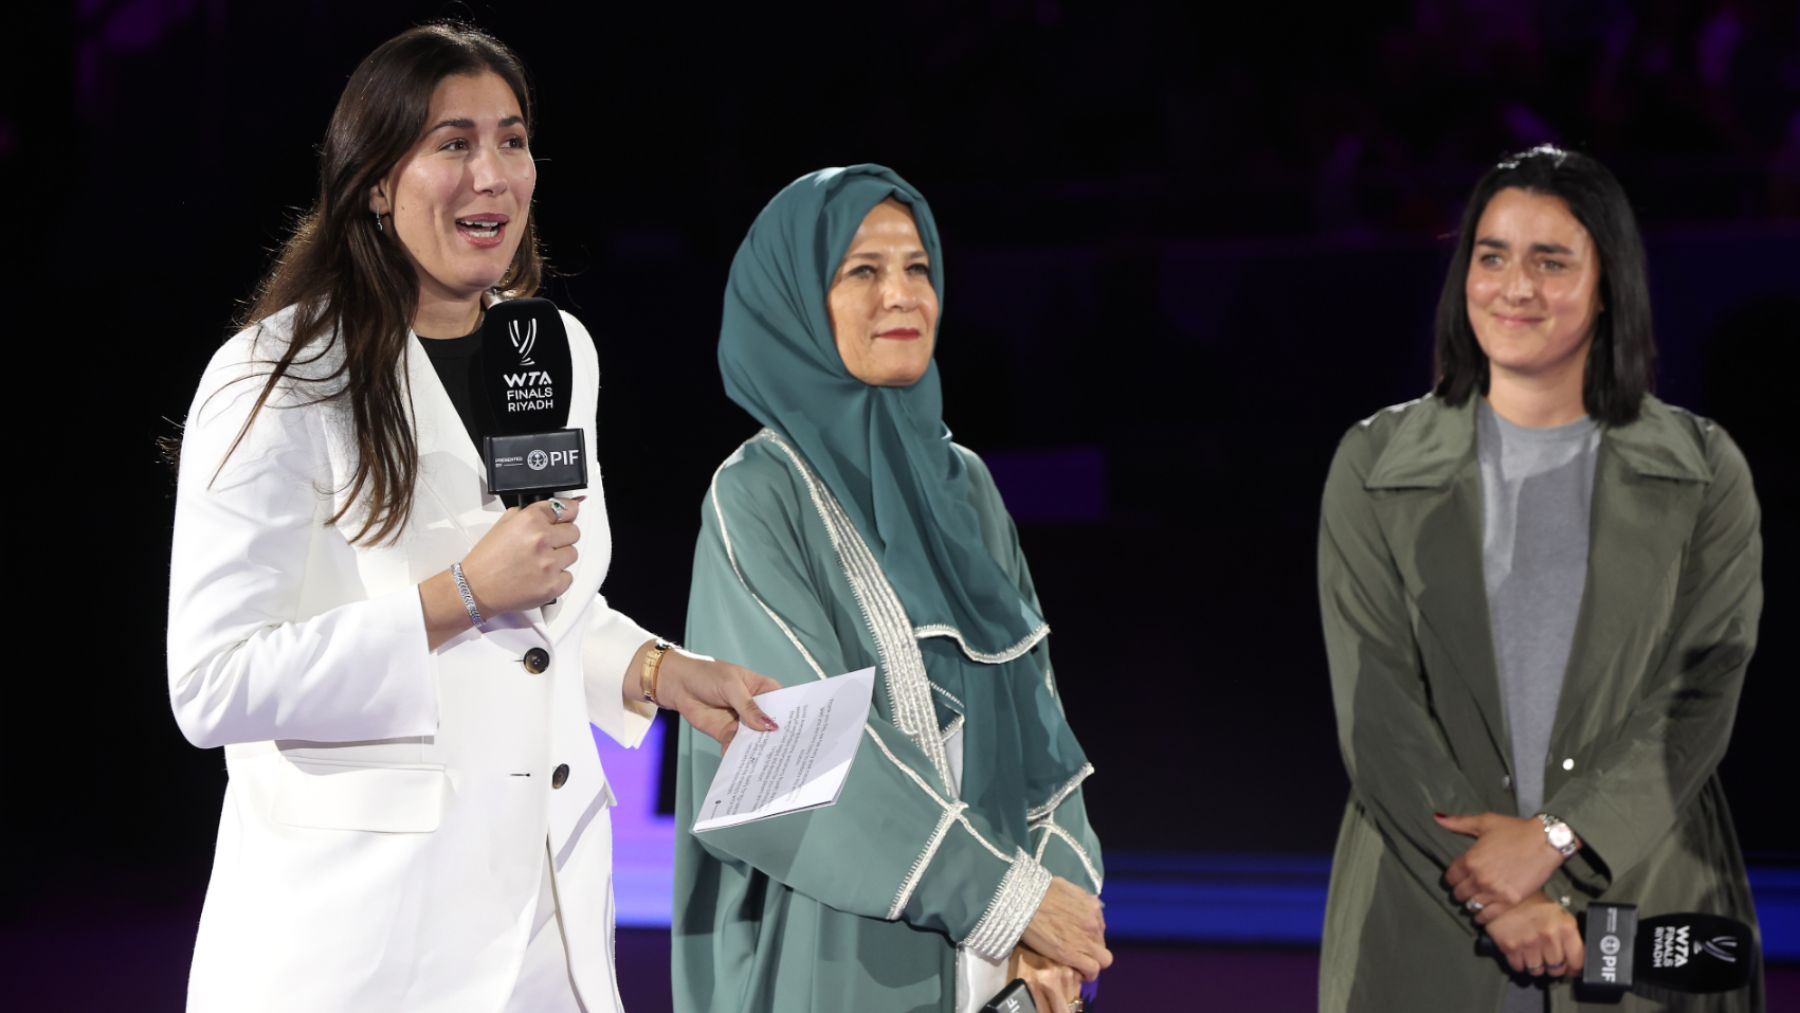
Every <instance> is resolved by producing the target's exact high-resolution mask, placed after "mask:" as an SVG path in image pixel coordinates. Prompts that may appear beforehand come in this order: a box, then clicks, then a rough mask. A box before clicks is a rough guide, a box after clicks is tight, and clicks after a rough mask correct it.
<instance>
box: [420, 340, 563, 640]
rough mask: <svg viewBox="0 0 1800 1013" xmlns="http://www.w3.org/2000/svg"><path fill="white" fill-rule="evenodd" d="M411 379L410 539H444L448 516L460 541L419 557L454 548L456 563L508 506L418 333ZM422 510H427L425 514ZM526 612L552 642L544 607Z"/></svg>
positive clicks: (451, 537) (452, 538) (427, 548)
mask: <svg viewBox="0 0 1800 1013" xmlns="http://www.w3.org/2000/svg"><path fill="white" fill-rule="evenodd" d="M406 379H407V385H408V389H409V394H410V397H411V400H412V414H413V433H414V438H415V439H416V440H417V441H418V451H419V476H418V487H417V488H418V494H417V495H416V496H415V497H414V500H413V519H412V521H411V523H409V524H408V529H409V530H408V535H407V537H408V539H409V540H412V541H414V542H419V541H421V540H426V539H429V540H430V541H431V542H433V543H435V542H438V541H439V538H438V537H435V536H432V535H431V533H430V532H431V525H432V521H433V520H434V519H436V518H442V519H443V520H445V521H446V522H447V523H448V526H449V529H450V530H449V532H445V533H444V536H445V538H446V540H448V541H450V542H453V543H454V544H452V545H442V544H434V545H427V546H419V548H423V549H424V550H425V551H423V552H419V553H418V554H417V555H416V557H415V558H423V557H426V556H433V557H435V556H437V555H439V554H440V553H441V552H443V551H444V550H448V551H449V552H450V553H451V554H452V555H453V560H452V561H454V560H458V559H461V558H462V557H463V556H465V555H467V554H468V552H469V550H470V549H473V548H474V547H475V543H476V542H479V541H480V540H481V538H482V536H483V535H486V534H487V533H488V530H489V529H491V528H492V527H493V526H494V524H495V522H497V521H498V520H499V519H500V517H501V516H502V515H503V514H504V513H505V512H506V505H505V504H504V503H502V502H501V501H500V498H499V497H498V496H492V495H489V494H488V491H487V467H486V465H485V464H484V463H483V462H482V459H481V453H480V452H479V451H478V450H477V449H476V448H475V444H474V442H473V441H471V440H470V439H469V432H468V430H467V429H466V428H464V426H463V422H462V416H460V415H458V414H457V412H456V404H455V403H454V402H452V401H451V400H450V394H449V392H448V391H446V390H445V389H444V384H443V381H441V380H439V379H438V375H437V369H436V368H435V367H433V366H432V364H431V358H430V356H429V355H427V354H426V352H425V348H424V346H423V345H421V344H420V339H419V337H418V336H417V335H416V334H409V336H408V346H407V350H406ZM422 510H424V511H426V512H425V513H423V514H422V513H421V511H422ZM433 515H435V517H434V516H433ZM433 550H436V551H433ZM409 555H414V554H413V553H409ZM427 565H430V564H427ZM443 565H445V566H447V565H449V564H448V563H445V564H443ZM577 565H578V566H579V565H580V564H579V563H577ZM433 572H435V570H434V571H433ZM522 614H523V615H524V616H525V618H526V619H527V620H529V621H530V622H531V624H532V625H533V626H534V627H536V628H537V630H538V632H539V633H540V634H542V635H544V637H545V639H546V640H548V639H549V631H548V630H547V629H546V627H545V621H544V617H543V615H542V612H541V611H540V610H539V609H535V608H533V609H526V610H524V611H523V613H522Z"/></svg>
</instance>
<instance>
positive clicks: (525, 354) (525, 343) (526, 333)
mask: <svg viewBox="0 0 1800 1013" xmlns="http://www.w3.org/2000/svg"><path fill="white" fill-rule="evenodd" d="M521 323H523V324H525V326H524V327H523V328H521V327H520V326H519V324H521ZM506 331H507V336H508V337H510V338H511V339H512V346H513V351H515V352H518V353H519V365H521V366H535V365H537V363H535V362H533V361H532V359H531V349H532V348H533V347H534V346H536V345H537V321H536V320H535V319H534V320H525V321H519V320H514V321H512V322H511V323H509V324H507V325H506Z"/></svg>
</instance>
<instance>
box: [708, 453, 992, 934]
mask: <svg viewBox="0 0 1800 1013" xmlns="http://www.w3.org/2000/svg"><path fill="white" fill-rule="evenodd" d="M763 432H764V433H768V435H769V436H770V437H771V442H774V443H775V444H776V445H777V446H780V445H781V444H780V441H779V440H776V439H773V437H774V433H773V432H770V431H769V430H764V431H763ZM759 435H761V434H759ZM733 456H734V457H735V456H736V455H733ZM789 457H790V459H794V458H793V454H792V452H791V451H790V452H789ZM798 463H799V462H798V461H797V460H796V464H798ZM730 464H731V458H726V460H725V463H724V464H721V465H720V466H719V467H718V469H717V470H715V471H714V472H713V482H712V487H711V490H710V497H711V500H712V505H713V516H714V517H715V518H717V520H718V522H719V538H720V540H721V541H722V542H723V543H724V545H725V558H726V559H727V560H728V561H729V562H730V563H731V570H732V573H733V574H735V575H736V576H737V579H738V583H739V584H740V585H742V586H743V588H744V591H745V593H746V594H748V595H750V597H751V599H752V600H753V601H755V602H756V604H757V605H758V606H759V607H760V608H761V609H762V610H763V613H764V614H765V615H767V616H768V617H769V619H770V621H771V622H773V623H774V624H775V625H776V627H777V628H778V629H780V630H781V632H782V634H783V635H784V636H786V637H787V639H788V642H789V643H791V644H793V645H794V650H796V651H798V652H800V656H801V657H802V658H804V659H805V660H806V664H807V665H808V666H809V667H810V668H811V669H812V670H813V674H814V675H816V676H817V677H818V678H821V679H823V678H825V677H826V676H825V672H824V670H823V669H822V668H820V666H819V663H818V661H816V660H815V659H814V658H813V656H812V653H811V652H810V651H808V650H807V649H806V647H805V646H804V645H803V644H801V643H800V638H799V637H798V636H796V635H795V634H794V631H793V628H792V627H790V626H788V624H787V622H786V621H785V620H783V619H782V618H781V616H780V615H779V614H777V613H776V611H775V610H774V609H772V608H770V607H769V605H768V603H767V602H765V601H763V600H762V597H761V596H760V595H758V594H757V593H756V592H755V591H753V590H751V589H750V582H749V581H747V580H745V579H744V573H743V571H742V570H741V569H740V568H739V567H738V563H737V552H736V550H735V549H733V548H732V545H731V534H730V530H729V528H728V527H727V526H726V523H725V511H724V508H723V507H721V506H720V504H719V491H718V483H719V472H722V471H724V470H725V468H726V467H728V466H729V465H730ZM801 474H802V476H805V475H806V472H805V470H804V466H801ZM809 484H811V483H810V481H809ZM813 503H814V506H815V507H817V506H818V505H819V500H818V496H817V492H816V486H815V487H814V500H813ZM826 530H827V533H830V525H829V524H828V525H827V526H826ZM852 533H853V534H854V531H853V532H852ZM841 558H842V557H841V554H840V559H841ZM854 590H855V585H854V583H852V591H854ZM890 593H891V592H890ZM866 615H867V613H866V611H865V617H866ZM871 631H872V627H871ZM879 646H880V645H879V643H878V644H877V649H879ZM914 650H915V652H916V651H917V647H916V645H915V646H914ZM920 666H921V670H922V669H923V661H922V660H921V662H920ZM952 699H954V697H953V698H952ZM925 702H926V705H927V706H930V703H931V700H930V697H929V696H927V697H926V700H925ZM959 702H960V701H959ZM959 717H960V716H959ZM935 723H936V715H935V712H933V724H935ZM863 732H864V733H865V734H867V735H868V737H869V738H870V739H873V740H874V742H875V745H876V746H877V747H878V748H879V749H880V750H881V755H883V756H885V757H887V760H888V762H889V763H892V764H893V765H894V767H895V769H897V770H899V771H900V772H901V773H902V774H904V775H906V777H907V779H908V780H910V781H912V783H913V784H915V785H917V786H918V788H919V790H920V791H922V792H924V793H925V796H926V797H927V798H929V799H931V801H932V802H934V803H936V804H937V806H938V808H939V809H942V810H943V815H942V816H941V817H939V820H938V829H936V830H934V831H933V832H932V836H931V839H930V840H929V841H927V843H926V845H925V848H924V849H923V851H922V852H921V853H920V855H919V857H918V859H917V860H916V861H915V862H914V863H913V869H914V871H915V872H916V873H917V874H918V875H923V873H924V870H925V868H926V867H927V866H928V865H929V864H930V862H931V859H932V858H933V857H935V856H936V853H937V849H938V848H939V847H940V846H941V845H942V844H943V839H944V835H945V833H946V832H947V831H948V829H949V825H950V824H951V823H960V824H962V826H963V829H965V830H967V831H968V832H969V836H971V837H973V838H974V839H975V842H976V843H977V844H980V845H981V846H982V847H983V848H986V849H987V851H988V853H989V854H991V855H993V856H994V857H995V858H998V859H999V860H1000V861H1002V862H1005V861H1009V859H1008V858H1007V856H1006V852H1004V851H1001V850H1000V849H999V848H997V847H995V846H994V844H993V842H991V841H989V840H988V839H987V838H985V837H983V836H982V835H981V831H979V830H976V829H975V825H974V824H973V823H970V822H969V818H968V817H967V816H965V815H963V809H965V808H967V806H966V805H964V804H963V803H961V802H957V803H952V802H950V801H948V800H947V799H945V798H944V797H943V796H942V795H940V794H938V792H937V790H936V789H934V788H933V787H932V786H931V785H930V784H929V783H927V782H926V780H925V779H924V778H922V777H920V776H919V774H918V772H917V771H915V770H913V769H912V768H911V767H909V766H907V765H906V764H905V763H903V762H901V760H900V758H899V757H898V756H895V755H894V752H893V750H891V749H889V748H888V744H887V743H886V742H884V741H882V738H881V734H880V733H879V732H877V731H876V730H875V727H874V725H873V724H871V723H867V722H865V723H864V724H863ZM910 737H911V736H909V738H910ZM938 751H939V752H940V753H941V752H942V751H943V744H942V742H941V741H940V742H939V743H938ZM948 782H949V779H948V778H947V777H946V778H945V783H946V784H947V783H948ZM917 886H918V883H917V876H915V875H914V873H913V872H909V873H908V877H907V880H906V881H902V883H901V887H900V891H899V893H898V894H897V895H896V897H895V903H894V910H895V911H899V910H901V909H903V908H904V907H905V906H906V901H907V900H908V899H910V897H911V895H912V892H913V891H914V890H915V889H917ZM892 917H898V915H897V914H896V915H893V916H892ZM1021 931H1023V930H1021Z"/></svg>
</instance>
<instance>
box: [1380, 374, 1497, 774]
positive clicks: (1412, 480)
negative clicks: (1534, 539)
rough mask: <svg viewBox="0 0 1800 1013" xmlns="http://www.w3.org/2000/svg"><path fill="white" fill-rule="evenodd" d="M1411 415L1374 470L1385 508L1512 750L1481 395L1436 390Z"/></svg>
mask: <svg viewBox="0 0 1800 1013" xmlns="http://www.w3.org/2000/svg"><path fill="white" fill-rule="evenodd" d="M1428 400H1429V402H1430V403H1428V404H1424V405H1420V406H1419V407H1420V409H1421V410H1419V411H1414V412H1411V413H1409V414H1408V416H1407V417H1406V419H1405V420H1404V422H1403V423H1402V424H1401V427H1400V429H1399V430H1398V431H1396V432H1395V434H1394V436H1393V438H1392V439H1391V440H1389V442H1388V445H1387V447H1386V449H1384V450H1383V452H1382V454H1381V456H1380V457H1379V458H1378V459H1377V460H1376V462H1375V465H1374V467H1372V468H1371V469H1370V470H1369V476H1368V478H1367V479H1366V480H1365V481H1364V483H1363V484H1364V487H1365V488H1367V489H1369V490H1370V491H1387V492H1390V493H1395V494H1396V495H1389V496H1384V497H1380V498H1379V499H1378V507H1377V510H1378V512H1379V513H1380V516H1381V518H1382V528H1383V530H1384V531H1385V532H1386V534H1387V536H1388V538H1389V539H1390V541H1391V544H1392V546H1393V551H1394V556H1395V559H1396V561H1397V562H1398V563H1399V565H1400V567H1401V570H1402V576H1403V578H1404V579H1405V581H1406V584H1407V587H1408V590H1409V592H1410V593H1411V594H1412V596H1413V602H1414V605H1415V607H1417V608H1418V610H1419V613H1420V616H1421V618H1422V620H1423V622H1424V624H1425V625H1426V626H1427V627H1429V628H1430V630H1431V632H1432V634H1433V636H1434V637H1435V638H1436V639H1437V640H1438V641H1439V643H1440V644H1441V646H1442V647H1443V649H1444V651H1445V652H1446V653H1447V654H1448V655H1449V656H1450V657H1451V659H1452V660H1453V661H1454V663H1455V666H1456V668H1457V670H1458V674H1459V675H1460V676H1461V679H1462V682H1463V684H1464V685H1463V688H1464V691H1465V692H1467V693H1468V694H1469V695H1470V697H1471V698H1473V701H1474V705H1475V708H1476V710H1477V711H1478V712H1479V713H1480V714H1481V719H1482V725H1483V727H1484V728H1485V730H1486V732H1487V735H1488V737H1489V739H1490V740H1491V742H1492V744H1493V747H1494V749H1495V750H1496V752H1497V754H1498V755H1500V756H1504V757H1508V761H1507V762H1508V764H1509V767H1510V764H1511V759H1510V757H1511V755H1512V750H1511V747H1510V745H1509V742H1510V740H1509V738H1508V736H1507V734H1506V711H1505V707H1504V705H1503V704H1502V703H1501V701H1500V676H1499V665H1498V663H1497V662H1496V660H1495V653H1494V638H1493V631H1492V629H1491V628H1490V623H1489V621H1488V609H1487V584H1486V581H1485V578H1484V575H1483V573H1484V567H1483V565H1482V559H1481V547H1482V527H1481V525H1482V506H1481V472H1480V469H1479V468H1478V466H1477V464H1476V461H1475V425H1474V418H1475V413H1474V410H1473V404H1474V403H1473V400H1471V401H1470V402H1469V403H1468V404H1464V405H1462V406H1460V407H1456V408H1451V407H1446V406H1445V405H1444V404H1443V403H1442V402H1441V401H1438V400H1437V399H1435V398H1430V399H1428Z"/></svg>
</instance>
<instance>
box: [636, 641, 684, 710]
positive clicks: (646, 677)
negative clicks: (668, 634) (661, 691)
mask: <svg viewBox="0 0 1800 1013" xmlns="http://www.w3.org/2000/svg"><path fill="white" fill-rule="evenodd" d="M674 646H675V645H674V644H671V643H669V642H668V641H667V640H662V639H660V638H659V639H658V640H657V641H656V643H655V645H654V646H652V647H651V648H650V653H648V654H646V655H644V671H643V675H642V678H641V679H640V680H639V689H641V690H642V691H643V694H644V699H645V700H648V701H650V702H651V703H653V704H656V706H658V707H661V706H662V704H660V703H657V700H656V675H657V673H658V672H660V671H661V670H662V660H663V655H665V654H667V653H669V651H670V650H671V649H673V648H674Z"/></svg>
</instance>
